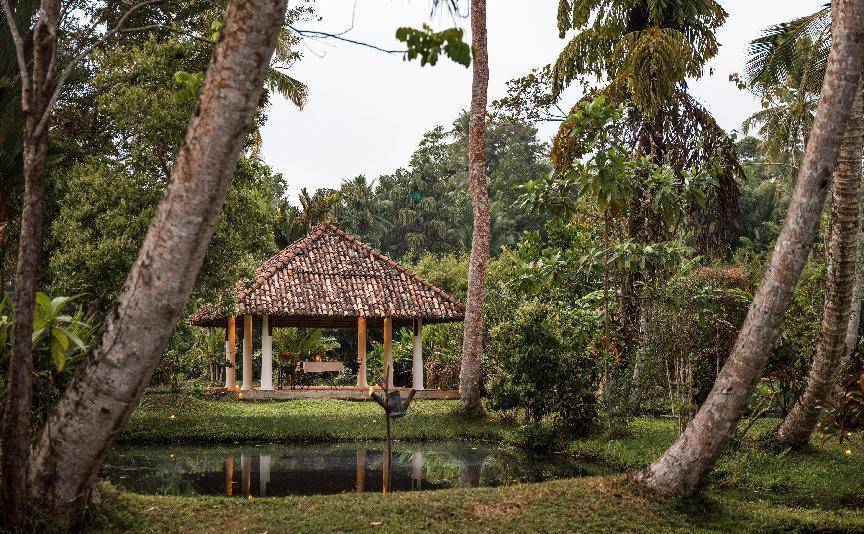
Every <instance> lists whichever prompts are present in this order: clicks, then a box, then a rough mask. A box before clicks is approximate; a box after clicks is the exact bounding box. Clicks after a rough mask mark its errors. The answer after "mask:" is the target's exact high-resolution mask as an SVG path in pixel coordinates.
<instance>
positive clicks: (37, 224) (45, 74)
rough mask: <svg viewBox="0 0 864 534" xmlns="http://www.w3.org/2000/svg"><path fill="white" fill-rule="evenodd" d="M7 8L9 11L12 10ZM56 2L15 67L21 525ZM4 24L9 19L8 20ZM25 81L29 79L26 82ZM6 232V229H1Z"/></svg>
mask: <svg viewBox="0 0 864 534" xmlns="http://www.w3.org/2000/svg"><path fill="white" fill-rule="evenodd" d="M10 11H11V10H10ZM59 21H60V2H59V0H46V1H43V2H42V3H41V5H40V12H39V18H38V20H37V22H36V25H35V27H34V29H33V62H32V71H31V73H27V66H26V65H19V67H20V69H21V72H22V73H24V75H22V77H21V78H22V82H21V112H22V117H23V118H24V143H23V145H24V205H23V209H22V212H21V237H20V240H19V243H18V262H17V265H16V268H15V294H14V298H13V314H14V323H13V325H12V354H11V358H10V360H9V371H8V373H7V385H6V403H5V406H4V412H3V447H2V454H3V458H2V465H3V492H2V496H3V507H2V510H3V513H4V521H5V523H6V524H7V525H14V524H19V523H20V522H21V520H22V519H23V518H24V515H25V514H26V504H27V503H26V495H27V463H28V461H29V457H30V436H29V432H28V429H29V427H30V414H31V410H32V403H33V341H32V339H33V309H34V306H35V301H36V283H37V280H38V276H39V257H40V253H41V251H42V233H43V232H42V226H43V225H42V219H43V212H44V204H45V162H46V158H47V156H48V128H47V126H45V127H44V128H41V129H40V128H39V123H40V121H41V119H42V117H43V115H44V114H45V113H46V109H47V107H48V102H49V100H50V98H51V93H52V92H53V90H54V83H53V80H52V73H51V64H52V63H53V60H54V57H55V52H56V48H57V31H58V30H57V28H58V25H59ZM6 22H7V23H8V20H7V21H6ZM25 80H27V81H26V82H25ZM3 232H4V236H5V228H4V229H3Z"/></svg>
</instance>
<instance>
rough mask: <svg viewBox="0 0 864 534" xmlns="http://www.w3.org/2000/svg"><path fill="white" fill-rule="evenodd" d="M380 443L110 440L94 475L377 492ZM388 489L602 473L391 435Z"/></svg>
mask: <svg viewBox="0 0 864 534" xmlns="http://www.w3.org/2000/svg"><path fill="white" fill-rule="evenodd" d="M383 451H384V446H383V444H381V443H330V444H298V445H277V444H267V445H235V446H224V445H209V446H200V445H180V446H178V445H169V446H117V447H115V448H114V449H113V450H112V451H111V452H110V453H109V454H108V458H107V459H106V462H105V467H104V468H103V469H102V472H101V476H102V477H103V478H106V479H108V480H110V481H111V482H112V483H113V484H115V485H117V486H119V487H121V488H123V489H126V490H128V491H131V492H135V493H145V494H158V495H228V496H238V497H248V496H253V497H278V496H285V495H315V494H332V493H344V492H355V491H356V492H360V491H375V492H378V491H382V487H383V468H384V454H383ZM391 473H392V474H391V480H392V482H391V485H390V490H391V491H410V490H430V489H441V488H452V487H459V486H500V485H504V484H514V483H518V482H539V481H542V480H549V479H554V478H565V477H574V476H589V475H595V474H602V473H604V471H603V470H602V469H601V468H599V467H596V466H592V465H590V464H585V463H581V462H578V461H576V460H575V459H573V458H570V457H568V456H566V455H552V456H551V457H546V458H534V457H531V456H528V455H525V454H523V453H520V452H518V451H516V450H513V449H510V448H506V447H502V446H498V445H496V444H490V443H472V442H460V441H441V442H422V443H421V442H395V443H394V446H393V463H392V467H391Z"/></svg>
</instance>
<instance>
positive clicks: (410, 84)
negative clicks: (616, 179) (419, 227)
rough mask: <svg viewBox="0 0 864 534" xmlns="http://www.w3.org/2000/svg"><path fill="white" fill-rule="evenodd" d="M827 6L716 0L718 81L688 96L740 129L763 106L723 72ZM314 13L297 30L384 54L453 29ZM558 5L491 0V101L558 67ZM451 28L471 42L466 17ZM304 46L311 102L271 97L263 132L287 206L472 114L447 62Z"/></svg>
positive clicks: (694, 86)
mask: <svg viewBox="0 0 864 534" xmlns="http://www.w3.org/2000/svg"><path fill="white" fill-rule="evenodd" d="M297 2H298V0H290V1H289V5H291V4H296V3H297ZM355 2H356V10H355V9H354V7H355ZM824 2H825V0H815V1H814V0H720V3H721V5H723V7H724V8H725V9H726V11H728V12H729V18H728V19H727V22H726V24H725V25H724V26H723V27H722V28H721V29H720V31H719V32H718V39H719V41H720V43H721V48H720V53H719V54H718V55H717V57H716V58H714V59H713V60H712V61H711V62H710V63H709V64H708V66H709V67H711V68H713V71H714V74H713V76H707V75H706V76H705V77H703V78H702V79H700V80H696V81H693V82H691V84H690V88H691V92H692V93H693V94H694V95H695V96H696V98H697V99H699V101H700V102H701V103H702V104H703V105H704V106H706V107H707V108H708V110H709V111H710V112H711V113H712V114H713V115H714V117H715V118H716V119H717V121H718V122H719V123H720V125H721V126H722V127H723V128H726V129H727V130H732V129H736V128H738V127H739V126H740V124H741V122H742V121H743V120H744V119H745V118H746V117H747V116H748V115H749V114H750V113H752V112H753V111H755V110H756V109H757V108H758V105H759V103H758V101H756V100H755V99H754V98H753V97H752V96H751V95H750V94H749V93H746V92H743V91H739V90H738V89H737V88H735V86H734V85H733V84H732V83H730V82H729V81H728V79H729V74H731V73H733V72H741V71H742V70H743V65H744V61H745V58H746V53H745V47H746V44H747V42H748V41H749V40H751V39H752V38H754V37H755V36H757V35H758V34H759V32H760V31H761V30H762V29H763V28H765V27H767V26H770V25H771V24H774V23H776V22H781V21H784V20H788V19H790V18H793V17H796V16H800V15H803V14H806V13H810V12H813V11H815V10H817V9H818V8H819V7H820V6H821V5H822V4H824ZM463 3H467V1H463ZM316 4H317V5H316V12H317V15H318V16H319V17H320V18H321V20H320V21H318V20H315V21H308V22H304V23H302V24H298V27H301V28H303V29H317V30H324V31H328V32H339V31H343V30H345V29H347V28H349V27H351V28H352V29H351V30H350V32H348V33H347V34H346V35H345V36H346V37H349V38H352V39H355V40H359V41H364V42H369V43H374V44H376V45H380V46H382V47H385V48H391V49H400V48H403V46H401V43H398V42H397V41H396V39H395V37H394V33H395V30H396V28H398V27H400V26H414V27H419V26H420V25H421V24H423V23H424V22H425V23H430V24H431V25H432V26H433V27H435V28H436V29H442V28H446V27H450V26H452V25H453V21H452V19H450V18H449V17H436V19H435V20H430V18H429V6H430V4H431V2H430V1H429V0H411V1H408V0H318V1H317V2H316ZM557 5H558V0H534V1H533V2H523V1H518V0H489V1H488V7H487V10H488V26H489V30H488V31H489V61H490V81H489V97H490V98H489V100H490V102H491V101H492V100H494V99H496V98H500V97H501V96H503V95H504V94H505V92H506V87H505V84H506V82H507V81H508V80H511V79H513V78H517V77H519V76H522V75H524V74H526V73H527V72H529V71H530V70H531V68H533V67H537V66H542V65H545V64H547V63H551V62H553V61H554V60H555V58H556V57H557V55H558V52H559V51H560V50H561V48H562V47H563V46H564V44H565V43H566V41H564V40H560V39H558V32H557V29H556V22H555V20H556V19H555V14H556V10H557ZM526 6H531V7H526ZM352 15H353V27H352ZM457 22H458V23H459V24H461V25H462V26H464V27H465V28H466V38H465V40H466V41H469V40H470V35H469V32H468V28H467V26H468V21H467V19H464V20H463V19H460V20H458V21H457ZM301 49H302V52H303V54H304V57H303V59H302V60H301V61H300V62H299V63H298V64H297V65H296V66H295V67H294V68H293V69H292V71H291V74H292V75H293V76H294V77H295V78H298V79H300V80H302V81H303V82H305V83H306V84H307V85H308V86H309V91H310V96H309V103H308V104H307V106H306V107H305V108H304V109H303V110H302V111H300V110H297V109H296V108H295V107H294V106H293V105H292V104H291V103H290V102H287V101H285V100H283V99H281V97H276V100H275V102H274V104H273V106H272V108H271V109H270V112H269V120H268V122H267V125H266V126H265V127H264V130H263V138H264V145H263V154H264V159H265V160H266V161H267V163H269V164H270V165H271V166H272V167H273V168H274V169H275V170H276V171H279V172H282V173H283V174H284V176H285V178H286V180H287V182H288V184H289V186H290V189H289V194H290V195H291V197H292V201H295V202H296V194H297V192H298V191H299V190H300V188H302V187H307V188H309V190H310V191H314V190H315V189H317V188H319V187H336V186H338V184H339V182H340V181H341V180H342V179H344V178H349V177H353V176H356V175H358V174H365V175H366V176H367V178H371V179H374V178H377V177H378V176H379V175H381V174H385V173H390V172H392V171H394V170H395V169H397V168H398V167H400V166H405V165H406V164H407V162H408V158H409V157H410V155H411V152H412V151H413V150H414V148H415V147H416V146H417V143H418V141H419V140H420V138H421V136H422V135H423V133H424V132H426V131H428V130H430V129H432V128H433V127H435V126H436V125H438V124H444V125H449V124H451V123H452V122H453V120H454V119H455V118H456V117H457V115H458V114H459V112H460V111H461V110H463V109H467V107H468V105H469V100H470V90H471V71H470V69H466V68H465V67H462V66H460V65H456V64H455V63H453V62H451V61H449V60H447V59H446V58H445V59H442V60H440V61H439V62H438V65H437V66H435V67H429V66H427V67H420V66H419V63H416V62H411V63H408V62H406V61H403V59H402V56H401V55H399V54H392V55H388V54H385V53H382V52H377V51H374V50H371V49H368V48H363V47H360V46H356V45H351V44H347V43H338V42H335V41H332V40H327V41H312V40H306V41H304V43H303V45H301ZM707 72H708V71H707V69H706V74H707ZM579 96H580V95H579V94H572V92H571V93H568V94H566V95H565V98H564V99H563V101H562V102H563V103H564V104H565V106H566V107H568V108H569V107H570V106H571V105H572V104H573V102H574V101H575V100H576V99H577V98H578V97H579ZM565 106H562V107H565ZM554 130H555V125H552V124H548V125H544V126H541V127H540V132H541V136H542V137H543V140H548V139H550V138H551V136H552V134H553V133H554Z"/></svg>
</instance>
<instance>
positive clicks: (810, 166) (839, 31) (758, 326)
mask: <svg viewBox="0 0 864 534" xmlns="http://www.w3.org/2000/svg"><path fill="white" fill-rule="evenodd" d="M832 15H833V17H834V20H833V27H832V38H833V43H832V45H831V52H830V56H829V58H828V62H827V69H826V72H825V77H824V81H823V89H822V100H821V102H820V105H819V109H818V110H817V112H816V117H815V119H814V121H813V127H812V129H811V132H810V136H809V140H808V143H807V148H806V150H805V153H804V161H803V164H802V165H801V172H800V173H799V175H798V180H797V183H796V185H795V193H794V194H793V196H792V201H791V203H790V205H789V210H788V213H787V216H786V220H785V222H784V224H783V229H782V230H781V232H780V236H779V237H778V238H777V242H776V244H775V246H774V252H773V254H772V255H771V259H770V260H769V262H768V265H767V266H766V269H765V274H764V276H763V278H762V283H761V284H760V286H759V289H758V290H757V291H756V294H755V295H754V298H753V302H752V304H751V305H750V310H749V312H748V314H747V318H746V319H745V320H744V324H743V325H742V326H741V330H740V332H739V334H738V338H737V339H736V341H735V345H734V347H733V349H732V352H731V354H730V355H729V358H728V359H727V360H726V363H725V364H724V365H723V369H722V370H721V371H720V374H719V375H718V376H717V380H716V381H715V383H714V387H713V389H712V390H711V393H710V394H709V395H708V398H707V399H706V400H705V402H703V403H702V406H701V407H700V408H699V411H698V413H697V414H696V416H695V417H694V418H693V419H692V420H691V421H690V423H689V424H688V425H687V428H686V429H685V430H684V432H683V433H682V434H681V435H680V436H679V437H678V439H677V440H676V441H675V443H674V444H672V446H671V447H669V449H667V450H666V452H665V453H664V454H663V455H662V456H661V457H660V458H659V459H658V460H656V461H655V462H653V463H652V464H651V465H650V466H648V467H647V468H646V469H644V470H643V471H641V472H639V473H637V474H636V476H635V478H636V480H637V482H639V483H641V484H642V485H644V486H646V487H649V488H652V489H654V490H658V491H661V492H664V493H675V494H685V493H693V492H695V491H697V490H698V489H699V487H700V486H701V483H702V482H703V480H704V477H705V475H707V474H708V473H709V472H710V471H711V470H712V469H713V467H714V465H715V464H716V462H717V460H718V458H719V457H720V455H721V454H722V453H723V450H724V449H725V447H726V445H727V444H728V442H729V440H730V439H731V438H732V435H733V433H734V431H735V429H736V428H737V426H738V422H739V421H740V419H741V416H742V415H743V413H744V410H745V409H746V408H747V404H748V403H749V401H750V397H751V396H752V394H753V389H754V388H755V386H756V383H757V382H758V380H759V376H760V375H761V373H762V370H763V369H764V368H765V363H766V362H767V359H768V354H769V352H770V350H771V346H772V345H773V343H774V341H775V339H776V337H777V333H778V330H779V326H780V321H781V320H782V318H783V314H784V313H785V311H786V308H787V307H788V306H789V302H790V300H791V297H792V294H793V293H794V291H795V285H796V283H797V281H798V277H799V276H800V274H801V270H802V269H803V268H804V264H805V263H806V261H807V255H808V252H809V250H810V244H811V242H812V240H813V237H814V235H815V234H816V230H817V228H818V225H819V214H820V212H821V211H822V206H823V204H824V202H825V196H826V193H827V186H828V184H829V183H830V181H831V172H832V171H833V169H834V165H835V163H836V161H837V154H838V152H839V148H840V143H841V139H842V137H843V132H844V130H845V124H846V121H847V118H848V116H849V113H850V109H851V105H852V101H853V100H854V98H855V94H856V91H857V88H858V83H859V80H860V77H861V67H862V58H864V46H862V45H864V40H862V39H861V35H862V32H864V3H862V2H858V1H849V2H838V3H836V4H835V6H834V10H833V13H832Z"/></svg>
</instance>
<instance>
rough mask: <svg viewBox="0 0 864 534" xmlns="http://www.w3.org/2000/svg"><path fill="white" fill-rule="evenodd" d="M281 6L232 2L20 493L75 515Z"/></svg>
mask: <svg viewBox="0 0 864 534" xmlns="http://www.w3.org/2000/svg"><path fill="white" fill-rule="evenodd" d="M284 14H285V1H284V0H242V1H241V0H232V1H231V2H230V4H229V6H228V12H227V14H226V17H225V25H224V30H223V33H222V37H221V39H220V40H219V43H218V44H217V45H216V50H215V51H214V55H213V58H212V59H211V62H210V66H209V68H208V69H207V74H206V76H205V79H204V83H203V86H202V89H201V96H200V99H199V102H198V107H197V109H196V111H195V114H194V116H193V117H192V119H191V121H190V123H189V127H188V129H187V133H186V139H185V141H184V143H183V145H182V146H181V148H180V151H179V153H178V155H177V159H176V161H175V163H174V167H173V170H172V176H171V182H170V183H169V184H168V187H167V188H166V190H165V194H164V196H163V198H162V200H161V202H160V203H159V206H158V208H157V211H156V214H155V216H154V218H153V221H152V222H151V224H150V229H149V230H148V232H147V236H146V238H145V240H144V244H143V245H142V247H141V250H140V252H139V255H138V259H137V261H136V262H135V264H134V266H133V267H132V270H131V271H130V273H129V276H128V277H127V279H126V282H125V284H124V286H123V291H122V294H121V296H120V298H119V299H118V302H117V304H116V305H115V306H114V308H113V309H112V310H111V311H110V312H109V314H108V316H107V317H106V319H105V322H104V324H103V326H102V329H101V330H100V333H99V336H98V337H97V341H96V343H95V345H94V347H93V349H92V351H91V352H90V354H89V355H88V356H87V358H86V360H85V361H84V362H83V364H82V365H81V367H80V368H79V370H78V372H77V374H76V375H75V377H74V378H73V380H72V382H71V383H70V385H69V387H68V388H67V390H66V392H65V393H64V395H63V397H62V398H61V399H60V401H59V402H58V404H57V406H56V407H55V408H54V410H53V411H52V412H51V414H50V415H49V417H48V419H47V421H46V424H45V426H44V428H43V430H42V431H41V432H40V434H39V436H38V438H37V439H36V442H35V443H34V445H33V452H32V460H31V464H30V468H29V471H28V479H29V483H30V491H29V498H30V500H31V502H33V503H34V504H35V505H38V506H39V507H40V510H42V511H44V512H45V513H48V514H52V515H55V516H57V517H64V518H66V519H67V520H74V519H75V518H76V517H77V515H78V513H79V512H80V509H81V505H82V504H83V503H85V502H86V500H87V498H88V496H89V494H90V489H91V487H92V484H93V482H94V480H95V478H96V474H97V471H98V470H99V467H100V466H101V463H102V461H103V458H104V455H105V453H106V451H107V450H108V448H109V447H110V446H111V443H112V441H113V440H114V438H115V436H116V435H117V433H118V432H119V429H120V427H121V425H122V424H123V423H124V422H125V421H126V419H127V418H128V416H129V414H130V412H131V411H132V410H133V408H134V407H135V406H136V405H137V402H138V399H139V398H140V396H141V393H142V392H143V391H144V388H145V387H146V385H147V383H148V382H149V380H150V377H151V375H152V373H153V369H154V368H155V366H156V364H157V362H158V361H159V357H160V355H161V354H162V352H163V350H164V349H165V346H166V345H167V342H168V339H169V336H170V334H171V330H172V328H173V327H174V325H175V324H176V322H177V319H178V317H179V315H180V313H181V312H182V310H183V308H184V306H185V304H186V301H187V299H188V297H189V293H190V291H191V289H192V285H193V283H194V281H195V278H196V275H197V274H198V270H199V268H200V266H201V262H202V260H203V258H204V253H205V251H206V249H207V245H208V243H209V242H210V238H211V237H212V234H213V229H214V227H215V224H216V219H217V217H218V216H219V212H220V210H221V208H222V205H223V203H224V201H225V196H226V193H227V190H228V186H229V184H230V182H231V178H232V175H233V173H234V169H235V166H236V160H237V157H238V155H239V154H240V151H241V149H242V147H243V143H244V140H245V138H246V135H247V130H248V126H249V123H250V121H251V119H252V117H253V115H254V113H255V109H256V107H257V105H258V99H259V96H260V93H261V87H262V83H263V80H264V75H265V73H266V71H267V68H268V65H269V62H270V58H271V56H272V54H273V49H274V47H275V44H276V36H277V34H278V32H279V29H280V28H281V26H282V21H283V20H284Z"/></svg>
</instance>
